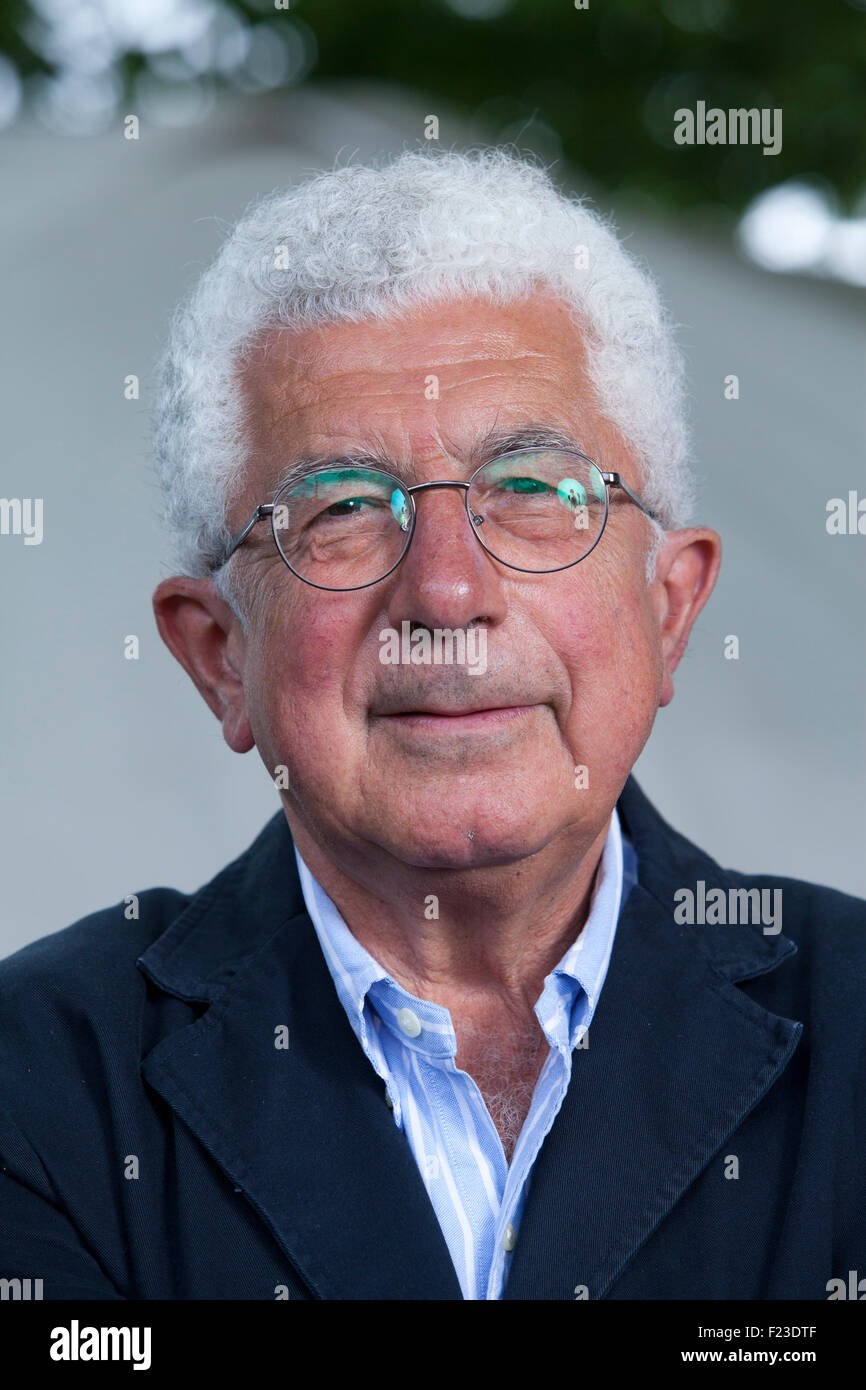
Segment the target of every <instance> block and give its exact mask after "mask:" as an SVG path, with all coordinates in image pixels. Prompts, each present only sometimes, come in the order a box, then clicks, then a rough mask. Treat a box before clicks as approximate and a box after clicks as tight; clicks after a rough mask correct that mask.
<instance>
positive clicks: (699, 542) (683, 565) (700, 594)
mask: <svg viewBox="0 0 866 1390" xmlns="http://www.w3.org/2000/svg"><path fill="white" fill-rule="evenodd" d="M721 563H722V541H721V537H720V536H719V535H718V533H717V532H716V531H711V530H710V529H709V528H708V527H703V526H702V527H688V528H686V529H685V530H682V531H669V532H668V533H667V535H666V536H665V540H664V544H663V546H662V548H661V551H660V552H659V557H658V562H657V564H656V575H655V581H654V584H653V596H654V600H655V602H656V603H657V605H658V608H657V612H658V616H659V624H660V630H661V638H662V659H663V662H664V677H663V681H662V693H661V699H660V700H659V708H664V706H665V705H669V704H670V702H671V700H672V699H673V698H674V685H673V674H674V671H675V670H676V669H677V667H678V666H679V664H680V658H681V657H682V655H683V652H684V651H685V649H686V646H687V644H688V640H689V637H690V635H691V631H692V627H693V625H694V622H695V619H696V618H697V616H698V614H699V613H700V611H701V609H702V608H703V606H704V604H705V603H706V601H707V599H708V598H709V596H710V594H711V593H712V592H713V588H714V587H715V583H716V579H717V577H718V573H719V566H720V565H721Z"/></svg>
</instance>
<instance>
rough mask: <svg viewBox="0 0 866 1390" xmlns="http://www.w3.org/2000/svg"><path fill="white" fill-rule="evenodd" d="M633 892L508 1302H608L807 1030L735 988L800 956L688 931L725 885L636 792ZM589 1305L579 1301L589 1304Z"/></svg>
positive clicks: (725, 934)
mask: <svg viewBox="0 0 866 1390" xmlns="http://www.w3.org/2000/svg"><path fill="white" fill-rule="evenodd" d="M619 812H620V816H621V818H622V820H623V822H624V825H625V827H626V828H627V830H628V833H629V835H630V837H631V839H632V842H633V843H634V845H635V848H636V850H637V854H638V874H639V883H638V884H637V885H635V887H634V888H633V889H632V891H631V894H630V895H629V899H628V901H627V903H626V905H625V908H624V909H623V912H622V914H621V917H620V921H619V924H618V927H617V932H616V938H615V941H614V949H613V953H612V956H611V962H610V967H609V970H608V974H607V978H606V980H605V984H604V988H603V990H602V993H601V998H600V1001H599V1004H598V1008H597V1011H596V1014H595V1016H594V1018H593V1021H592V1024H591V1026H590V1029H589V1046H588V1048H587V1049H586V1050H581V1049H578V1050H576V1051H575V1052H574V1053H573V1054H572V1079H571V1084H570V1086H569V1089H568V1092H567V1094H566V1096H565V1099H564V1101H563V1104H562V1108H561V1110H560V1113H559V1115H558V1116H557V1118H556V1121H555V1122H554V1125H553V1128H552V1130H551V1132H550V1133H549V1135H548V1136H547V1138H546V1140H545V1142H544V1145H543V1147H542V1150H541V1153H540V1155H539V1158H538V1161H537V1163H536V1166H535V1169H534V1172H533V1178H532V1187H531V1189H530V1194H529V1197H528V1200H527V1205H526V1209H525V1211H524V1214H523V1218H522V1220H521V1226H520V1232H519V1236H518V1241H517V1245H516V1247H515V1251H514V1256H513V1262H512V1267H511V1272H510V1275H509V1280H508V1285H507V1288H506V1291H505V1295H504V1296H505V1297H506V1298H509V1299H519V1298H523V1299H526V1298H531V1299H574V1298H575V1296H576V1293H575V1291H576V1289H577V1288H578V1286H581V1285H583V1286H585V1287H586V1289H587V1291H588V1297H590V1298H593V1299H595V1298H602V1297H603V1296H604V1295H605V1293H606V1292H607V1291H608V1289H609V1288H610V1286H611V1284H612V1283H613V1281H614V1280H615V1279H616V1278H617V1276H618V1275H619V1274H620V1273H621V1271H622V1270H623V1269H624V1267H625V1265H626V1264H627V1263H628V1261H629V1260H630V1259H631V1257H632V1256H633V1255H634V1254H635V1253H636V1251H637V1250H638V1249H639V1248H640V1246H641V1245H642V1244H643V1243H644V1241H645V1240H646V1239H647V1238H648V1236H649V1235H650V1234H651V1233H652V1232H653V1231H654V1230H655V1228H656V1227H657V1226H658V1225H659V1223H660V1222H661V1221H662V1220H663V1219H664V1217H665V1216H666V1215H667V1213H668V1212H670V1210H671V1209H672V1208H673V1207H674V1206H675V1204H676V1203H677V1202H678V1201H679V1200H680V1198H681V1197H682V1195H683V1194H684V1192H685V1190H686V1189H687V1187H688V1186H689V1185H690V1184H691V1183H692V1182H693V1181H694V1179H695V1178H696V1177H697V1176H698V1174H699V1173H700V1172H701V1170H702V1169H703V1168H704V1167H705V1165H706V1164H707V1163H708V1162H709V1161H710V1159H711V1158H712V1157H713V1155H714V1154H716V1153H717V1152H718V1151H719V1149H720V1147H721V1146H722V1145H723V1144H724V1143H725V1141H726V1139H727V1138H728V1136H729V1135H731V1134H732V1133H733V1131H734V1130H735V1129H736V1128H737V1127H738V1125H739V1124H740V1123H741V1122H742V1120H743V1119H744V1118H745V1116H746V1115H747V1114H748V1113H749V1111H750V1110H751V1109H752V1108H753V1107H754V1106H755V1105H756V1104H757V1103H758V1101H759V1100H760V1099H761V1097H762V1096H764V1095H765V1094H766V1092H767V1091H768V1090H769V1089H770V1087H771V1086H772V1085H773V1083H774V1082H775V1081H776V1080H777V1078H778V1077H779V1076H780V1075H781V1073H782V1071H783V1070H784V1068H785V1066H786V1065H787V1063H788V1061H789V1059H790V1057H791V1056H792V1054H793V1052H794V1050H795V1048H796V1046H797V1043H798V1042H799V1039H800V1035H801V1033H802V1024H800V1023H797V1022H795V1021H793V1020H790V1019H784V1018H780V1017H778V1016H777V1015H775V1014H772V1013H770V1012H768V1011H767V1010H765V1009H763V1008H761V1007H760V1006H758V1005H757V1004H755V1003H754V1002H753V1001H752V1000H750V999H749V998H748V997H747V996H746V995H745V994H744V993H743V992H742V991H740V990H738V989H736V987H735V984H734V981H737V980H744V979H749V978H752V977H753V976H756V975H760V974H763V973H765V972H766V971H768V970H773V969H775V968H776V966H777V965H779V964H780V963H781V962H782V961H783V960H785V959H786V958H787V957H788V956H790V955H791V954H793V953H794V952H795V951H796V946H795V945H794V943H793V942H792V941H789V940H788V939H786V938H785V937H783V936H781V935H773V936H770V935H768V936H765V935H763V933H762V929H761V927H760V926H753V925H748V924H747V925H740V926H731V925H718V926H708V925H705V926H700V925H695V926H685V925H683V926H681V925H677V924H676V923H675V922H674V905H675V903H674V893H675V891H676V890H677V889H678V888H687V887H691V889H692V891H695V885H696V883H697V882H698V881H699V880H701V879H703V881H704V883H705V884H706V888H707V891H708V892H709V890H710V888H711V887H720V888H723V889H724V890H725V891H726V892H727V889H728V887H729V886H733V883H732V880H730V879H729V877H728V876H727V875H726V874H725V872H724V871H723V870H722V869H720V868H719V867H718V865H716V864H715V863H714V861H713V860H712V859H710V858H709V857H708V856H707V855H705V854H703V853H702V852H701V851H700V850H698V849H697V848H696V847H695V846H693V845H691V844H690V843H689V842H688V841H687V840H685V839H683V837H681V836H679V835H677V834H676V832H674V831H673V830H671V828H670V827H669V826H667V825H666V824H665V822H664V821H663V820H662V818H661V817H660V816H659V815H658V814H657V812H655V811H654V810H653V808H652V806H651V805H650V804H649V802H648V801H647V800H646V798H645V797H644V796H643V793H642V792H641V791H640V790H639V788H638V787H637V785H636V783H635V782H634V781H633V779H631V778H630V779H629V782H628V783H627V785H626V789H625V791H624V793H623V796H622V798H621V800H620V803H619ZM583 1296H586V1295H583Z"/></svg>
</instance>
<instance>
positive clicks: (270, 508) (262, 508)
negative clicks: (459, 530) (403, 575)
mask: <svg viewBox="0 0 866 1390" xmlns="http://www.w3.org/2000/svg"><path fill="white" fill-rule="evenodd" d="M542 452H549V453H555V454H570V455H572V456H573V457H575V458H579V459H582V460H583V462H584V463H588V464H589V465H590V467H592V468H594V469H595V470H596V471H597V473H598V474H599V476H600V477H601V480H602V482H603V483H604V485H605V487H604V518H603V520H602V523H601V530H600V531H599V533H598V535H597V536H596V538H595V540H594V541H593V543H592V545H591V546H590V547H589V550H586V551H584V553H583V554H582V555H579V556H578V557H577V559H576V560H570V561H569V563H568V564H567V565H556V566H555V567H554V568H553V569H549V570H529V569H525V568H524V567H523V566H522V565H511V564H509V562H508V561H507V560H500V558H499V556H498V555H495V554H494V553H493V551H492V550H489V549H488V547H487V546H486V545H485V543H484V541H483V540H482V539H481V535H480V533H479V530H478V526H477V525H475V524H473V520H472V517H471V516H470V514H469V490H470V488H471V487H472V484H473V482H474V481H475V479H476V478H477V476H478V474H479V473H481V472H482V471H483V470H484V469H485V468H490V467H491V465H492V464H494V463H501V462H502V461H503V460H504V459H509V458H515V457H517V456H518V455H520V454H538V453H542ZM353 466H354V465H347V467H346V468H345V469H341V470H340V471H341V472H348V471H349V469H350V468H352V467H353ZM357 471H358V472H359V473H379V474H381V476H382V477H384V478H388V479H390V480H391V481H392V482H394V483H396V485H397V487H398V488H399V489H400V491H401V492H402V493H404V494H405V495H406V496H407V497H408V498H409V501H410V503H411V506H412V524H411V526H410V527H409V535H408V539H407V541H406V544H405V545H404V547H403V549H402V551H401V552H400V556H399V558H398V559H397V560H395V561H394V563H393V565H392V566H391V568H390V569H387V570H386V571H385V573H384V574H381V575H380V576H379V578H378V579H370V580H368V581H367V583H366V584H353V585H351V586H350V587H349V588H339V589H332V588H330V587H329V586H328V585H327V584H317V583H316V582H315V580H313V579H305V578H304V576H303V575H302V574H298V571H297V570H294V569H292V566H291V565H290V564H289V562H288V560H287V559H286V557H285V555H284V554H283V551H282V548H281V546H280V543H279V541H278V540H277V536H276V531H275V530H274V527H273V513H274V510H275V508H276V506H277V500H278V498H279V497H280V495H281V493H283V492H286V491H287V490H288V489H290V488H294V487H298V486H299V485H300V484H301V483H302V482H307V481H308V480H309V479H310V478H315V477H317V476H318V474H319V473H332V472H334V468H333V466H332V467H330V468H329V467H328V466H327V465H326V464H323V465H322V467H321V468H314V469H311V470H310V472H309V473H305V474H304V475H303V476H302V477H300V478H290V479H289V480H288V481H287V482H285V483H282V484H281V485H280V486H279V487H278V488H277V491H276V492H275V493H274V500H273V502H260V503H259V505H258V506H257V507H256V509H255V510H254V511H253V512H252V514H251V516H250V518H249V520H248V521H247V522H246V524H245V525H244V526H243V527H242V529H241V530H240V531H239V532H238V534H237V535H236V536H235V537H234V539H233V540H231V541H230V542H229V544H228V546H227V547H226V549H225V550H224V551H223V552H222V554H221V557H220V558H219V560H218V561H217V563H215V564H212V565H211V566H210V571H211V573H212V574H216V573H217V571H218V570H221V569H222V568H223V566H224V565H227V564H228V562H229V560H230V559H231V558H232V556H233V555H234V553H235V551H236V550H237V549H238V548H239V547H240V546H241V545H243V543H244V541H245V540H246V538H247V536H248V535H249V534H250V532H251V531H252V529H253V527H254V526H257V525H258V523H259V522H260V521H264V520H265V519H266V518H267V517H271V519H272V524H271V535H272V536H273V538H274V544H275V546H276V548H277V554H278V555H279V557H280V559H281V560H282V562H283V564H284V565H285V566H286V568H287V569H288V570H289V572H290V573H291V574H293V575H294V576H295V578H296V579H300V581H301V583H302V584H309V585H310V587H311V588H312V589H320V590H322V592H323V593H328V594H351V593H354V592H355V591H356V590H360V589H370V588H372V586H373V585H374V584H381V582H382V580H383V579H387V578H388V576H389V574H393V573H394V571H395V569H396V568H397V566H398V565H400V564H402V562H403V560H404V559H405V558H406V555H407V554H408V551H409V547H410V545H411V544H412V538H413V536H414V535H415V523H416V521H417V519H418V510H417V508H416V506H415V497H414V494H415V493H416V492H428V491H430V490H432V489H433V488H442V487H457V488H462V489H463V505H464V508H465V510H466V516H467V519H468V521H469V526H470V529H471V531H472V534H473V536H474V537H475V539H476V540H477V541H478V544H479V545H480V546H481V548H482V550H484V551H485V553H486V554H487V555H489V556H490V558H491V559H492V560H496V561H497V563H498V564H500V565H505V567H506V569H511V570H517V571H518V573H520V574H559V573H560V571H562V570H568V569H572V568H573V567H574V566H575V565H579V564H580V562H581V560H585V559H586V557H587V556H588V555H591V554H592V552H593V551H594V550H595V547H596V546H597V545H598V543H599V541H600V540H601V538H602V536H603V535H604V529H605V527H606V526H607V519H608V516H609V515H610V489H611V488H619V489H620V490H621V491H622V492H624V493H625V494H626V496H627V497H628V498H629V500H630V501H632V502H634V503H635V505H636V506H637V507H639V508H640V510H641V511H642V512H643V513H644V515H645V516H648V517H649V518H650V520H651V521H654V522H656V524H657V525H661V518H660V517H659V516H657V514H656V513H655V512H654V511H652V510H651V509H650V508H649V507H648V506H647V505H646V504H645V503H644V502H642V501H641V499H640V498H639V497H638V496H637V494H636V493H635V492H633V491H632V489H631V488H630V487H629V485H628V483H626V482H624V481H623V479H622V477H621V475H620V474H619V473H606V472H605V471H604V470H603V469H601V468H599V466H598V464H597V463H596V462H595V461H594V459H591V458H590V457H589V456H588V455H587V454H583V453H581V452H580V450H579V449H565V448H560V447H558V446H556V445H542V446H536V447H532V446H529V447H526V448H523V449H511V450H509V451H508V452H506V453H504V454H497V455H496V457H495V458H492V459H488V460H487V462H486V463H481V464H479V465H478V467H477V468H476V469H475V470H474V472H473V473H472V474H471V476H470V477H469V479H468V480H466V481H459V480H457V479H451V478H443V479H436V480H434V481H432V482H429V483H413V484H412V486H411V487H408V486H407V485H406V484H405V483H404V482H403V481H402V479H400V478H398V477H397V475H396V474H395V473H389V471H388V469H387V468H378V467H369V468H365V467H363V466H362V465H361V464H358V465H357ZM483 520H484V518H483V517H480V518H479V523H480V522H483Z"/></svg>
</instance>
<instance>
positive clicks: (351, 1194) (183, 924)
mask: <svg viewBox="0 0 866 1390" xmlns="http://www.w3.org/2000/svg"><path fill="white" fill-rule="evenodd" d="M139 966H140V968H141V969H142V970H143V971H144V973H145V974H147V975H148V976H149V978H150V979H151V980H152V981H153V982H154V983H155V984H157V985H159V986H160V987H161V988H162V989H165V990H166V991H168V992H169V993H171V994H173V995H175V996H176V997H178V998H181V999H184V1000H188V1001H193V1000H195V1001H199V1000H200V1001H206V1002H208V1003H209V1004H210V1007H209V1008H208V1009H207V1010H206V1012H204V1013H203V1014H202V1016H201V1017H200V1018H198V1020H197V1021H196V1022H194V1023H192V1024H190V1025H189V1026H187V1027H184V1028H182V1029H180V1030H178V1031H176V1032H174V1033H171V1034H170V1035H169V1036H167V1037H165V1038H163V1039H162V1040H161V1041H160V1042H158V1043H157V1044H156V1046H155V1047H153V1048H152V1049H151V1051H150V1052H149V1053H148V1054H147V1056H146V1057H145V1058H144V1060H143V1063H142V1073H143V1075H144V1077H145V1079H146V1080H147V1082H148V1083H149V1084H150V1085H151V1086H152V1087H154V1089H155V1090H157V1091H158V1092H159V1093H160V1095H162V1096H163V1097H164V1099H165V1100H166V1101H167V1102H168V1104H169V1105H170V1106H171V1107H172V1109H173V1110H174V1111H175V1112H176V1113H177V1114H178V1115H179V1116H180V1117H181V1119H182V1120H183V1121H184V1123H185V1124H186V1125H187V1126H188V1127H189V1128H190V1129H191V1130H192V1131H193V1132H194V1133H195V1134H196V1135H197V1136H198V1138H199V1139H200V1140H201V1142H202V1143H203V1144H204V1145H205V1147H206V1148H207V1149H208V1150H209V1151H210V1153H211V1154H212V1155H213V1157H214V1158H215V1159H216V1161H217V1163H218V1164H219V1165H220V1167H221V1168H222V1169H223V1171H224V1172H225V1173H226V1174H227V1176H228V1177H229V1178H231V1180H232V1182H233V1183H234V1184H235V1186H237V1187H239V1188H241V1189H242V1190H243V1192H244V1193H245V1194H246V1196H247V1198H248V1199H249V1201H250V1202H251V1203H252V1205H253V1206H254V1207H255V1209H256V1210H257V1211H258V1213H259V1215H260V1216H261V1217H262V1218H263V1219H264V1221H265V1222H266V1223H267V1225H268V1226H269V1227H270V1229H271V1231H272V1233H273V1235H274V1236H275V1238H276V1240H277V1241H278V1243H279V1244H280V1246H281V1247H282V1249H283V1250H284V1252H285V1254H286V1256H287V1257H288V1259H289V1261H290V1262H291V1264H292V1265H293V1266H294V1268H295V1269H296V1270H297V1272H298V1273H299V1275H300V1276H301V1278H302V1279H303V1280H304V1282H305V1283H306V1284H307V1285H308V1286H309V1288H310V1289H311V1291H312V1292H313V1293H314V1294H315V1295H317V1296H318V1297H319V1298H328V1299H365V1298H369V1299H459V1298H461V1297H462V1294H461V1291H460V1285H459V1283H458V1280H457V1276H456V1274H455V1271H454V1267H453V1265H452V1262H451V1258H450V1255H449V1253H448V1249H447V1246H446V1244H445V1241H444V1238H443V1236H442V1233H441V1231H440V1228H439V1224H438V1222H437V1220H436V1216H435V1213H434V1211H433V1207H432V1206H431V1204H430V1200H429V1198H428V1196H427V1193H426V1191H425V1188H424V1185H423V1182H422V1180H421V1177H420V1175H419V1173H418V1169H417V1166H416V1164H415V1162H414V1159H413V1157H412V1154H411V1150H410V1148H409V1145H408V1143H407V1141H406V1139H405V1136H404V1135H403V1133H402V1132H401V1131H400V1130H398V1129H397V1127H396V1125H395V1124H394V1120H393V1116H392V1112H391V1111H390V1110H389V1109H388V1107H387V1105H386V1103H385V1092H384V1087H383V1085H382V1083H381V1081H380V1080H379V1078H378V1077H377V1076H376V1075H375V1073H374V1071H373V1069H372V1067H371V1066H370V1064H369V1062H368V1061H367V1058H366V1057H365V1056H364V1054H363V1052H362V1050H361V1048H360V1046H359V1044H358V1041H357V1039H356V1037H355V1035H354V1033H353V1032H352V1030H351V1027H350V1026H349V1022H348V1019H347V1018H346V1015H345V1013H344V1011H343V1007H342V1005H341V1003H340V1001H339V998H338V996H337V993H336V990H335V988H334V984H333V981H332V979H331V976H330V974H329V973H328V969H327V966H326V964H325V961H324V957H323V956H322V952H321V949H320V947H319V943H318V939H317V937H316V934H315V931H314V928H313V925H312V922H311V921H310V918H309V916H308V915H307V913H306V910H305V908H304V902H303V895H302V893H301V889H300V883H299V881H298V875H297V869H296V865H295V860H294V854H293V852H292V841H291V836H290V833H289V829H288V826H287V824H286V821H285V817H284V816H283V813H282V812H279V813H278V814H277V815H276V816H275V817H274V818H273V819H272V820H271V821H270V822H269V824H268V825H267V826H266V827H265V828H264V830H263V831H262V833H261V835H260V836H259V838H258V840H257V841H256V842H255V844H254V845H253V846H252V847H251V848H250V850H249V851H247V853H246V854H245V855H243V856H241V858H240V859H239V860H237V861H235V863H234V864H232V865H229V867H228V868H227V869H225V870H223V872H222V873H221V874H219V875H218V876H217V878H216V879H214V880H213V882H212V883H210V884H209V885H208V886H207V887H206V888H205V889H203V890H202V892H201V893H199V894H198V895H197V896H196V897H195V898H194V899H193V900H192V902H191V903H190V904H189V906H188V907H187V909H186V911H185V912H184V913H183V914H182V915H181V917H180V918H178V920H177V921H176V922H175V923H174V924H173V925H172V926H171V927H170V928H169V929H168V931H166V932H164V933H163V935H162V936H161V937H160V938H159V939H158V940H157V941H156V942H155V943H154V944H153V946H151V947H150V948H149V950H148V951H147V952H145V954H144V955H143V956H142V957H141V959H140V961H139ZM281 1027H285V1028H286V1029H287V1030H288V1043H289V1046H288V1048H284V1047H277V1046H275V1041H276V1037H277V1034H276V1031H275V1030H277V1029H279V1028H281Z"/></svg>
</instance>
